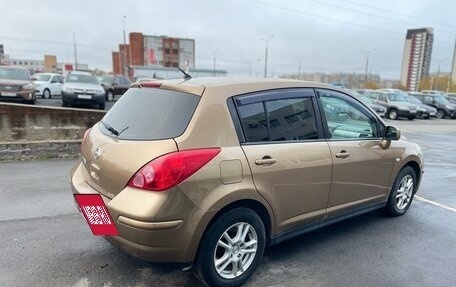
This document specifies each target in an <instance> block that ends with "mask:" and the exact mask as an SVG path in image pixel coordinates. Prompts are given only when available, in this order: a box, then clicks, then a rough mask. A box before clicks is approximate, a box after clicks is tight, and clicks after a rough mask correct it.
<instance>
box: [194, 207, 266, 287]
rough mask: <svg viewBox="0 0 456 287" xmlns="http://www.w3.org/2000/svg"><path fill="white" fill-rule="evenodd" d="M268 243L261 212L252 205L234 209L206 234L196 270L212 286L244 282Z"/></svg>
mask: <svg viewBox="0 0 456 287" xmlns="http://www.w3.org/2000/svg"><path fill="white" fill-rule="evenodd" d="M265 243H266V234H265V229H264V225H263V221H262V220H261V218H260V217H259V216H258V214H257V213H255V212H254V211H253V210H251V209H248V208H236V209H232V210H230V211H228V212H226V213H224V214H222V215H221V216H220V217H219V218H218V219H217V220H216V221H215V222H214V223H213V224H212V225H211V226H210V227H209V229H208V230H207V231H206V233H205V234H204V236H203V239H202V240H201V242H200V247H199V250H198V254H197V257H196V262H195V266H194V269H193V271H194V273H195V275H196V277H198V279H200V280H201V281H202V282H203V283H205V284H206V285H208V286H239V285H242V284H244V283H245V282H246V281H247V280H248V279H249V278H250V276H251V275H252V274H253V272H254V271H255V269H256V268H257V266H258V265H259V263H260V261H261V258H262V257H263V252H264V248H265Z"/></svg>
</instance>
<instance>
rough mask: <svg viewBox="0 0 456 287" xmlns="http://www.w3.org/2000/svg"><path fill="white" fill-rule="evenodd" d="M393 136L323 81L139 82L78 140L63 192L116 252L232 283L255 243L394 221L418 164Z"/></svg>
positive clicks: (257, 254) (244, 273) (413, 151)
mask: <svg viewBox="0 0 456 287" xmlns="http://www.w3.org/2000/svg"><path fill="white" fill-rule="evenodd" d="M331 106H333V107H334V106H337V107H339V108H340V110H341V111H345V112H341V113H332V112H331V110H332V109H331V108H329V109H327V108H326V107H331ZM400 134H401V133H400V131H399V130H398V129H397V128H395V127H392V126H388V125H387V124H386V123H385V122H383V120H382V119H381V118H380V117H379V116H378V115H376V114H375V113H374V112H372V111H371V110H370V109H368V108H367V107H366V106H365V105H364V104H362V103H361V102H360V101H359V100H358V99H356V98H354V97H353V96H351V95H349V94H348V93H345V92H344V91H343V90H340V89H338V88H336V87H332V86H329V85H325V84H318V83H311V82H302V81H292V80H283V79H268V80H256V79H251V80H237V79H225V78H214V79H207V78H206V79H203V78H200V79H191V80H187V81H184V80H180V79H179V80H167V81H160V82H151V83H144V84H141V88H139V87H138V85H136V86H134V87H132V88H130V89H129V90H128V91H127V92H126V93H125V94H124V95H123V96H122V100H121V101H118V102H117V103H116V104H115V105H114V106H113V107H112V108H111V109H110V111H109V112H108V113H107V114H106V115H105V116H104V117H103V119H102V120H101V121H100V122H99V123H97V124H95V125H94V126H93V128H91V129H89V130H88V131H87V132H86V133H85V135H84V138H83V141H82V145H81V158H80V160H79V161H78V162H77V163H76V164H75V166H74V167H73V169H72V170H71V174H70V184H71V187H72V192H73V193H74V194H75V195H77V196H80V195H83V194H95V195H96V196H98V195H99V196H101V197H102V202H101V204H102V205H104V206H101V207H100V208H101V209H102V210H107V211H109V214H110V215H111V217H112V219H113V221H112V223H113V224H114V225H115V226H116V228H117V230H118V233H119V235H118V236H104V238H105V239H106V240H108V241H109V242H111V243H112V244H113V245H115V246H117V247H118V248H120V249H121V250H124V251H125V252H127V253H129V254H131V255H133V256H135V257H139V258H142V259H144V260H148V261H155V262H175V263H182V264H183V266H185V267H189V266H193V267H192V269H193V271H194V272H195V274H196V275H197V277H198V278H199V279H200V280H202V281H203V282H204V283H205V284H206V285H208V286H238V285H240V284H242V283H244V282H246V281H247V280H248V278H249V277H250V276H251V275H252V273H253V272H254V271H255V269H256V267H257V266H258V265H259V264H260V262H261V258H262V256H263V251H264V249H265V248H266V247H268V246H271V245H274V244H277V243H279V242H282V241H284V240H287V239H289V238H291V237H293V236H297V235H300V234H302V233H305V232H308V231H311V230H314V229H315V228H317V227H322V226H326V225H329V224H331V223H334V222H336V221H339V220H343V219H346V218H349V217H352V216H355V215H358V214H361V213H364V212H368V211H371V210H374V209H378V208H383V209H384V210H385V211H386V213H387V214H389V215H391V216H399V215H403V214H405V213H406V212H407V209H408V208H409V207H410V204H411V203H412V200H413V197H414V195H415V193H416V192H417V190H418V186H419V184H420V180H421V177H422V171H423V163H422V153H421V150H420V148H419V147H418V145H416V144H414V143H411V142H409V141H407V140H406V139H404V138H401V136H400ZM77 206H78V207H79V205H77ZM105 208H106V209H105Z"/></svg>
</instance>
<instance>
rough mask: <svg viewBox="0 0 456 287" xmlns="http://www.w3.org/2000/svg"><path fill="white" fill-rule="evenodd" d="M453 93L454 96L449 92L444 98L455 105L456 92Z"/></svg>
mask: <svg viewBox="0 0 456 287" xmlns="http://www.w3.org/2000/svg"><path fill="white" fill-rule="evenodd" d="M453 95H454V96H452V95H451V94H448V95H447V96H446V97H445V98H446V99H447V101H449V102H450V103H452V104H453V105H456V94H453Z"/></svg>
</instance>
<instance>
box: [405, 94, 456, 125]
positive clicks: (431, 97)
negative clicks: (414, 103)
mask: <svg viewBox="0 0 456 287" xmlns="http://www.w3.org/2000/svg"><path fill="white" fill-rule="evenodd" d="M413 96H414V97H416V98H418V99H419V100H420V101H422V102H423V103H424V104H426V105H429V106H432V107H434V108H436V109H437V114H436V117H437V118H438V119H443V118H446V117H450V118H453V119H454V118H456V105H454V104H452V103H450V102H449V101H448V100H447V99H446V98H445V97H444V96H442V95H435V94H423V93H421V94H414V95H413Z"/></svg>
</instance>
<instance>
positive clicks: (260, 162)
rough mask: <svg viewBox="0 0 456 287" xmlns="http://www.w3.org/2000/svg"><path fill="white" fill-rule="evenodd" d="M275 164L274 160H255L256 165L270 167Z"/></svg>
mask: <svg viewBox="0 0 456 287" xmlns="http://www.w3.org/2000/svg"><path fill="white" fill-rule="evenodd" d="M274 163H276V160H275V159H273V158H263V159H257V160H255V164H256V165H271V164H274Z"/></svg>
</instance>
